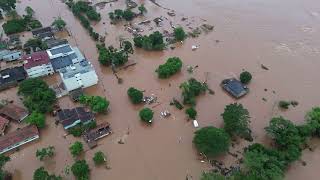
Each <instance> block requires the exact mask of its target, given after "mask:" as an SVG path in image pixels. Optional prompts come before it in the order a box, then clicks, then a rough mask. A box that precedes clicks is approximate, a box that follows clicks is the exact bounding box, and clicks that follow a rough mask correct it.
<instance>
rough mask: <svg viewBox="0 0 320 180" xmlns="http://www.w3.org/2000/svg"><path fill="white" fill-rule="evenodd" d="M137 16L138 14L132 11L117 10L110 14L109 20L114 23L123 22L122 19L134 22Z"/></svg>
mask: <svg viewBox="0 0 320 180" xmlns="http://www.w3.org/2000/svg"><path fill="white" fill-rule="evenodd" d="M135 16H136V14H135V13H134V12H132V11H131V10H130V9H126V10H121V9H116V10H114V12H110V13H109V18H110V20H111V21H112V22H113V23H115V22H117V21H121V20H122V19H124V20H126V21H132V20H133V18H134V17H135Z"/></svg>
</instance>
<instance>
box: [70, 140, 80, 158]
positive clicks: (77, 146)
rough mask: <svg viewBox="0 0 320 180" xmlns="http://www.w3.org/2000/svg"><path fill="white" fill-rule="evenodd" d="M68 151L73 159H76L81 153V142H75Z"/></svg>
mask: <svg viewBox="0 0 320 180" xmlns="http://www.w3.org/2000/svg"><path fill="white" fill-rule="evenodd" d="M69 150H70V153H71V154H72V156H73V157H77V156H79V155H80V154H81V153H82V152H83V145H82V143H81V142H79V141H76V142H75V143H73V144H72V145H71V146H70V147H69Z"/></svg>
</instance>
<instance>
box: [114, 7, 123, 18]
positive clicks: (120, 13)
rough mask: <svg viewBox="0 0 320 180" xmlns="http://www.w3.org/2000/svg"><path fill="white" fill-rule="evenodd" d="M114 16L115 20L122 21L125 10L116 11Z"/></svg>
mask: <svg viewBox="0 0 320 180" xmlns="http://www.w3.org/2000/svg"><path fill="white" fill-rule="evenodd" d="M114 15H115V19H117V20H121V19H122V17H123V10H121V9H116V10H114Z"/></svg>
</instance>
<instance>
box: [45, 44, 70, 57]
mask: <svg viewBox="0 0 320 180" xmlns="http://www.w3.org/2000/svg"><path fill="white" fill-rule="evenodd" d="M71 51H72V49H71V47H70V46H61V47H59V48H55V49H52V50H50V52H51V54H52V55H53V56H54V55H57V54H60V53H62V54H65V53H68V52H71Z"/></svg>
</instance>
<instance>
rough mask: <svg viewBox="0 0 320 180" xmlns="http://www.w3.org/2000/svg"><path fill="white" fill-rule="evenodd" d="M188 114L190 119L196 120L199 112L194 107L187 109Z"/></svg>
mask: <svg viewBox="0 0 320 180" xmlns="http://www.w3.org/2000/svg"><path fill="white" fill-rule="evenodd" d="M186 114H187V115H188V117H189V118H190V119H196V116H197V111H196V110H195V109H194V108H193V107H190V108H188V109H186Z"/></svg>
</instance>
